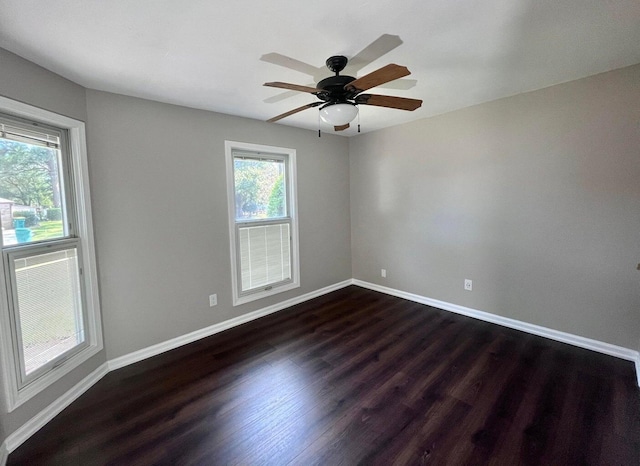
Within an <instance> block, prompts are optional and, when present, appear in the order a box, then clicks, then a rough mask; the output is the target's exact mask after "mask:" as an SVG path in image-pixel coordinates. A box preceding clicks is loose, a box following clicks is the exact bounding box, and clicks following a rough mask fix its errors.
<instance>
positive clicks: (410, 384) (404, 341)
mask: <svg viewBox="0 0 640 466" xmlns="http://www.w3.org/2000/svg"><path fill="white" fill-rule="evenodd" d="M8 464H9V465H18V464H28V465H38V464H60V465H83V466H84V465H93V464H113V465H128V464H136V465H139V464H170V465H179V464H206V465H220V464H242V465H253V464H274V465H286V464H296V465H309V464H319V465H335V464H380V465H390V464H411V465H425V464H433V465H443V464H452V465H464V464H474V465H482V464H491V465H516V464H544V465H563V464H607V465H632V466H637V465H639V464H640V391H639V390H638V388H637V386H636V380H635V373H634V367H633V364H632V363H630V362H628V361H622V360H619V359H615V358H612V357H608V356H603V355H601V354H597V353H593V352H591V351H587V350H582V349H578V348H574V347H571V346H568V345H564V344H561V343H557V342H553V341H550V340H546V339H544V338H539V337H535V336H531V335H528V334H525V333H521V332H518V331H515V330H510V329H505V328H502V327H499V326H495V325H492V324H488V323H485V322H480V321H477V320H474V319H470V318H466V317H462V316H458V315H455V314H451V313H448V312H445V311H440V310H437V309H433V308H430V307H428V306H424V305H420V304H416V303H412V302H410V301H405V300H402V299H399V298H394V297H390V296H386V295H383V294H380V293H376V292H373V291H368V290H365V289H362V288H358V287H353V286H352V287H349V288H345V289H342V290H339V291H336V292H334V293H331V294H329V295H326V296H323V297H320V298H317V299H315V300H312V301H309V302H306V303H304V304H301V305H298V306H295V307H293V308H291V309H289V310H286V311H282V312H279V313H277V314H275V315H272V316H268V317H265V318H262V319H259V320H257V321H254V322H251V323H249V324H246V325H243V326H241V327H237V328H234V329H232V330H229V331H226V332H224V333H221V334H218V335H214V336H212V337H210V338H207V339H204V340H201V341H198V342H196V343H193V344H191V345H188V346H185V347H182V348H179V349H177V350H174V351H171V352H169V353H165V354H163V355H160V356H157V357H155V358H152V359H148V360H146V361H143V362H140V363H138V364H135V365H132V366H128V367H125V368H123V369H120V370H117V371H114V372H111V373H110V374H108V375H107V376H106V377H105V378H104V379H102V380H101V381H100V382H99V383H98V384H96V385H95V386H94V387H93V388H91V389H90V390H89V391H88V392H87V393H85V394H84V395H83V396H82V397H81V398H79V399H78V400H77V401H76V402H75V403H73V404H72V405H71V406H70V407H69V408H67V409H66V410H64V411H63V412H62V413H61V414H60V415H58V416H57V417H56V418H55V419H54V420H53V421H52V422H51V423H49V424H48V425H47V426H45V427H44V428H43V429H42V430H41V431H40V432H38V433H37V434H35V435H34V436H33V437H32V438H31V439H29V440H28V441H27V442H26V443H25V444H23V445H22V446H21V447H20V448H18V449H17V450H16V451H14V452H13V453H12V454H11V455H10V457H9V462H8Z"/></svg>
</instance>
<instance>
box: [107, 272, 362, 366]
mask: <svg viewBox="0 0 640 466" xmlns="http://www.w3.org/2000/svg"><path fill="white" fill-rule="evenodd" d="M349 285H351V280H345V281H343V282H340V283H336V284H334V285H330V286H326V287H324V288H321V289H319V290H316V291H312V292H310V293H306V294H303V295H301V296H296V297H295V298H291V299H287V300H286V301H282V302H280V303H277V304H273V305H271V306H267V307H264V308H262V309H258V310H256V311H253V312H249V313H247V314H243V315H241V316H238V317H234V318H233V319H229V320H225V321H224V322H220V323H218V324H214V325H211V326H209V327H205V328H202V329H200V330H196V331H195V332H191V333H187V334H186V335H182V336H179V337H176V338H172V339H171V340H167V341H164V342H162V343H158V344H157V345H153V346H148V347H147V348H143V349H141V350H138V351H134V352H133V353H129V354H125V355H124V356H120V357H118V358H115V359H111V360H109V362H108V364H109V370H110V371H113V370H115V369H119V368H121V367H124V366H128V365H129V364H134V363H136V362H139V361H142V360H144V359H147V358H150V357H153V356H156V355H158V354H161V353H164V352H166V351H170V350H172V349H175V348H178V347H180V346H183V345H187V344H189V343H192V342H194V341H197V340H200V339H202V338H206V337H208V336H211V335H214V334H216V333H219V332H222V331H224V330H228V329H230V328H232V327H236V326H238V325H242V324H245V323H247V322H250V321H252V320H255V319H259V318H260V317H264V316H266V315H269V314H273V313H274V312H278V311H281V310H282V309H286V308H288V307H291V306H295V305H296V304H300V303H303V302H305V301H309V300H310V299H313V298H317V297H318V296H322V295H325V294H327V293H331V292H332V291H336V290H339V289H341V288H345V287H347V286H349Z"/></svg>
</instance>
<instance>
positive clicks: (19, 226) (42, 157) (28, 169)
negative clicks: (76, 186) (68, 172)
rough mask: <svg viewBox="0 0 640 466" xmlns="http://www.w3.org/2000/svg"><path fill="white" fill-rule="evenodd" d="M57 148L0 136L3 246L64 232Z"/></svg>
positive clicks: (0, 209)
mask: <svg viewBox="0 0 640 466" xmlns="http://www.w3.org/2000/svg"><path fill="white" fill-rule="evenodd" d="M61 186H62V184H61V179H60V153H59V150H58V149H52V148H48V147H43V146H41V145H33V144H27V143H24V142H16V141H10V140H8V139H4V138H0V219H1V223H2V238H3V244H4V245H5V246H10V245H13V244H19V243H30V242H33V241H42V240H46V239H55V238H63V237H65V236H67V231H66V230H65V228H64V226H63V225H64V222H63V219H64V217H65V216H64V211H63V209H64V205H63V204H64V202H63V199H64V195H63V193H62V188H61Z"/></svg>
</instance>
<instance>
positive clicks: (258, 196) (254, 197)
mask: <svg viewBox="0 0 640 466" xmlns="http://www.w3.org/2000/svg"><path fill="white" fill-rule="evenodd" d="M233 175H234V186H235V194H236V199H235V201H236V204H235V205H236V220H237V221H244V220H255V219H268V218H281V217H285V216H286V215H287V201H286V189H285V186H286V180H285V165H284V161H283V160H259V159H250V158H240V157H235V158H234V159H233Z"/></svg>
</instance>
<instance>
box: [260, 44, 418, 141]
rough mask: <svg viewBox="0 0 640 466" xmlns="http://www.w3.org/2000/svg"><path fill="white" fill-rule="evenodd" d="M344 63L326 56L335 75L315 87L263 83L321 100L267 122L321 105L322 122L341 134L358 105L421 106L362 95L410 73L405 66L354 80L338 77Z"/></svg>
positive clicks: (389, 67) (343, 59) (405, 100)
mask: <svg viewBox="0 0 640 466" xmlns="http://www.w3.org/2000/svg"><path fill="white" fill-rule="evenodd" d="M347 63H348V59H347V57H344V56H342V55H336V56H333V57H329V58H328V59H327V61H326V65H327V68H329V70H331V71H332V72H334V73H335V76H330V77H328V78H325V79H323V80H321V81H320V82H318V84H317V85H316V87H309V86H300V85H298V84H289V83H283V82H270V83H264V85H265V86H268V87H277V88H281V89H289V90H292V91H300V92H308V93H309V94H313V95H315V96H316V97H318V98H319V99H320V101H319V102H312V103H310V104H307V105H303V106H302V107H298V108H294V109H293V110H289V111H288V112H285V113H282V114H281V115H278V116H275V117H273V118H271V119H269V120H267V121H269V122H274V121H278V120H280V119H282V118H285V117H288V116H290V115H293V114H295V113H298V112H301V111H302V110H306V109H308V108H313V107H318V106H322V107H321V108H320V118H321V119H322V120H323V121H324V122H325V123H329V124H330V125H333V127H334V129H335V131H343V130H345V129H347V128H349V123H350V122H351V121H353V119H354V118H355V117H356V116H357V115H358V105H374V106H376V107H387V108H397V109H399V110H408V111H413V110H415V109H416V108H419V107H420V106H421V105H422V100H418V99H408V98H405V97H395V96H390V95H377V94H362V92H364V91H366V90H367V89H371V88H372V87H376V86H380V85H381V84H385V83H388V82H390V81H394V80H396V79H399V78H402V77H404V76H408V75H410V74H411V72H410V71H409V70H408V69H407V67H406V66H400V65H396V64H393V63H392V64H389V65H387V66H383V67H382V68H380V69H378V70H376V71H373V72H371V73H369V74H366V75H364V76H362V77H361V78H357V79H356V78H354V77H353V76H347V75H340V71H342V70H343V69H344V68H345V66H347Z"/></svg>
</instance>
